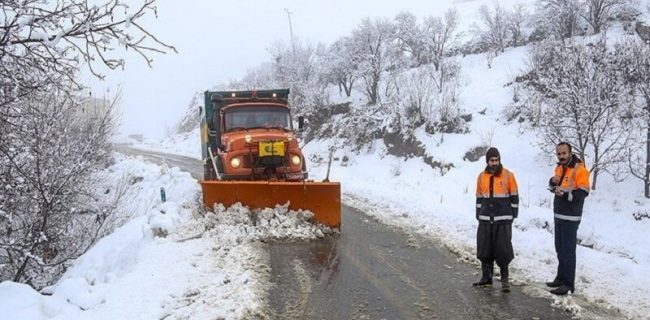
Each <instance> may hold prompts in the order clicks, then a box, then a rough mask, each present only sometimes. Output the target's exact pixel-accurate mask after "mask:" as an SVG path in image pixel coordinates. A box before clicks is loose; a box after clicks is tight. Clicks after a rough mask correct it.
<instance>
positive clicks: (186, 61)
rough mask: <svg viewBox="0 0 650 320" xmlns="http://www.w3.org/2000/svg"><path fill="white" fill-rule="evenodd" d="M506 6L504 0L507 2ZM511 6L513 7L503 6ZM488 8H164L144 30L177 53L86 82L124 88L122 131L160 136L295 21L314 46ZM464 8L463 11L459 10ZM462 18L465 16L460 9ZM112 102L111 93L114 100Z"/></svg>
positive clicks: (295, 1)
mask: <svg viewBox="0 0 650 320" xmlns="http://www.w3.org/2000/svg"><path fill="white" fill-rule="evenodd" d="M502 2H503V1H502ZM505 2H510V1H505ZM482 3H485V2H484V1H483V2H481V1H460V0H438V1H435V0H434V1H432V0H429V1H426V0H411V1H402V2H401V3H399V5H398V4H397V2H396V1H391V0H361V1H348V0H328V1H322V0H318V1H304V0H303V1H300V0H276V1H264V0H245V1H199V0H184V1H179V0H175V1H170V0H165V1H159V2H158V4H157V5H158V16H159V17H158V19H157V20H156V19H148V20H147V23H146V24H145V26H146V27H148V29H149V30H151V31H152V32H153V33H154V34H155V35H156V36H157V37H158V38H159V39H161V40H163V41H165V42H166V43H169V44H172V45H174V46H175V47H176V48H177V50H178V51H179V53H178V54H173V53H170V54H167V55H155V56H153V58H154V63H153V68H152V69H150V68H149V67H148V66H147V65H146V63H145V62H144V60H142V59H141V58H140V57H138V56H136V55H133V54H131V53H129V55H127V57H126V60H127V63H126V68H125V70H124V71H121V70H116V71H106V72H104V74H105V75H106V80H105V81H99V80H96V79H94V78H91V77H89V76H85V77H84V79H88V81H89V83H90V85H91V88H92V89H93V91H94V95H95V96H103V95H104V93H105V92H106V90H110V92H113V93H114V92H115V90H116V88H117V87H118V85H119V86H121V87H122V112H123V120H124V122H123V128H122V129H123V130H122V131H123V132H124V133H129V134H130V133H143V134H145V135H146V136H149V137H159V136H161V135H162V134H164V131H165V128H166V127H169V128H171V127H172V126H173V124H174V121H176V120H177V119H179V117H180V116H181V114H182V113H183V112H184V110H185V109H186V106H187V105H188V103H189V101H190V99H191V97H192V94H194V93H195V92H197V91H202V90H205V89H207V88H209V87H211V86H213V85H215V84H218V83H223V82H227V81H228V80H230V79H237V78H240V77H242V76H243V75H244V74H245V72H246V70H247V69H250V68H252V67H255V66H257V65H259V64H260V63H262V62H265V61H267V60H268V58H269V57H268V53H267V50H266V49H267V47H268V46H269V45H270V44H271V43H272V42H274V41H276V40H284V41H289V39H290V35H289V23H288V19H287V14H286V12H285V11H284V9H285V8H287V9H289V10H290V11H291V12H292V13H293V14H292V16H291V19H292V25H293V32H294V35H295V36H296V37H299V38H301V39H306V40H308V41H309V42H311V43H318V42H322V43H331V42H332V41H333V40H336V39H337V38H339V37H341V36H345V35H348V34H350V32H351V30H352V29H354V28H355V27H356V26H357V25H358V24H359V23H360V21H361V19H363V18H366V17H389V18H392V17H394V16H395V15H396V14H397V13H399V12H400V11H409V12H412V13H414V14H416V15H417V16H418V17H420V18H422V17H425V16H428V15H435V16H440V15H442V13H443V12H444V11H445V10H446V9H447V8H449V7H450V5H457V6H458V7H459V9H464V8H472V9H474V8H476V7H478V5H479V4H482ZM461 7H462V8H461ZM459 13H460V14H461V16H462V15H463V10H459ZM109 96H110V94H109Z"/></svg>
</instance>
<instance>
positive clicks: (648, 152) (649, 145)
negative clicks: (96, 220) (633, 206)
mask: <svg viewBox="0 0 650 320" xmlns="http://www.w3.org/2000/svg"><path fill="white" fill-rule="evenodd" d="M643 183H644V184H645V190H644V193H645V197H646V198H650V120H649V121H648V129H646V140H645V175H644V176H643Z"/></svg>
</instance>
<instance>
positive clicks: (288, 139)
mask: <svg viewBox="0 0 650 320" xmlns="http://www.w3.org/2000/svg"><path fill="white" fill-rule="evenodd" d="M292 140H293V136H292V135H290V134H288V135H287V141H289V142H291V141H292Z"/></svg>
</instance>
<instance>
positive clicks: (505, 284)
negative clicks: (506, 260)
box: [501, 267, 510, 292]
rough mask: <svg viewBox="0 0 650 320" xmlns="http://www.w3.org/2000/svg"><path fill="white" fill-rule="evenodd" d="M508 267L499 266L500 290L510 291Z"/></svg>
mask: <svg viewBox="0 0 650 320" xmlns="http://www.w3.org/2000/svg"><path fill="white" fill-rule="evenodd" d="M509 276H510V274H509V271H508V267H503V268H501V291H503V292H510V279H509Z"/></svg>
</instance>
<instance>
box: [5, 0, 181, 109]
mask: <svg viewBox="0 0 650 320" xmlns="http://www.w3.org/2000/svg"><path fill="white" fill-rule="evenodd" d="M154 3H155V0H145V1H144V2H143V3H142V5H140V6H137V7H135V8H131V7H130V6H129V5H128V4H127V1H123V0H110V1H107V2H106V3H103V4H102V3H95V2H93V3H89V2H88V0H63V1H56V2H54V3H48V2H47V1H45V2H44V1H41V0H9V1H2V2H1V3H0V12H1V13H0V107H2V106H4V105H6V104H7V103H9V102H11V101H13V100H14V99H16V98H18V97H21V96H26V95H28V94H30V93H31V92H32V91H36V90H39V89H40V88H44V87H45V86H46V85H47V84H60V83H70V82H72V83H74V84H76V85H77V86H81V85H80V84H79V83H78V82H77V80H76V77H75V75H76V70H77V68H78V66H79V63H85V64H86V65H87V66H88V67H89V69H90V71H91V72H92V73H93V74H95V75H96V76H98V77H100V78H101V77H103V76H102V75H101V74H100V73H99V72H98V71H97V70H96V68H95V67H96V66H97V65H98V64H103V65H105V66H107V67H108V68H110V69H116V68H120V67H124V63H125V62H124V59H122V58H120V57H119V56H115V55H114V54H113V53H112V52H113V50H114V48H115V47H124V48H126V49H131V50H133V51H135V52H137V53H139V54H140V55H141V56H142V57H143V58H144V59H145V61H146V62H147V63H151V61H152V60H151V58H149V54H150V53H153V52H155V53H164V52H165V50H167V49H170V50H174V51H175V49H174V47H172V46H170V45H167V44H165V43H163V42H161V41H160V40H158V39H157V38H156V37H155V36H154V35H153V34H151V33H150V32H148V31H147V30H146V29H145V28H144V27H143V26H142V25H141V23H140V20H142V18H143V17H144V16H145V15H146V14H147V12H153V13H155V11H156V7H155V6H154ZM2 113H3V110H2V109H0V115H2Z"/></svg>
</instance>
